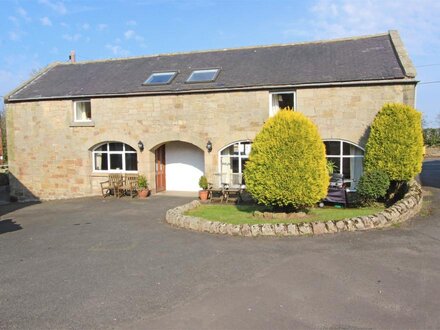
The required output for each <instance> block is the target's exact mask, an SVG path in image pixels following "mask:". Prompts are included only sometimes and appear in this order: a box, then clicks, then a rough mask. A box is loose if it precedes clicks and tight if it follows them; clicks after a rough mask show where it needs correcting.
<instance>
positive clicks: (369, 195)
mask: <svg viewBox="0 0 440 330" xmlns="http://www.w3.org/2000/svg"><path fill="white" fill-rule="evenodd" d="M389 186H390V179H389V177H388V174H386V173H385V172H384V171H382V170H373V171H370V172H365V173H364V175H362V177H361V178H360V180H359V183H358V185H357V188H356V189H357V193H358V194H359V197H360V202H361V203H362V204H367V205H371V204H372V203H373V202H374V201H376V200H378V199H379V198H381V197H384V196H385V195H386V193H387V191H388V188H389Z"/></svg>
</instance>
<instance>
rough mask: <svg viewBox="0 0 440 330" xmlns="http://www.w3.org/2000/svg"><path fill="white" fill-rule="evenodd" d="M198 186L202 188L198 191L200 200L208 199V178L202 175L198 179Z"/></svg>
mask: <svg viewBox="0 0 440 330" xmlns="http://www.w3.org/2000/svg"><path fill="white" fill-rule="evenodd" d="M199 187H200V188H202V190H200V191H199V198H200V200H201V201H206V200H207V199H208V194H209V191H208V179H207V178H206V176H204V175H202V176H201V177H200V179H199Z"/></svg>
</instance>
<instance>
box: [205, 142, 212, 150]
mask: <svg viewBox="0 0 440 330" xmlns="http://www.w3.org/2000/svg"><path fill="white" fill-rule="evenodd" d="M206 150H208V152H211V151H212V142H211V141H209V140H208V143H206Z"/></svg>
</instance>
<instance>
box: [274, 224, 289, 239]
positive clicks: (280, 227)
mask: <svg viewBox="0 0 440 330" xmlns="http://www.w3.org/2000/svg"><path fill="white" fill-rule="evenodd" d="M275 234H277V235H279V236H285V235H287V228H286V225H285V224H284V223H277V224H276V225H275Z"/></svg>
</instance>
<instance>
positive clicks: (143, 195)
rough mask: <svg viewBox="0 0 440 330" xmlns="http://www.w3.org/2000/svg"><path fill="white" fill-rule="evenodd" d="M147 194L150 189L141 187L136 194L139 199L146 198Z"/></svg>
mask: <svg viewBox="0 0 440 330" xmlns="http://www.w3.org/2000/svg"><path fill="white" fill-rule="evenodd" d="M149 194H150V190H148V189H142V190H140V191H139V192H138V196H139V198H140V199H145V198H147V197H148V195H149Z"/></svg>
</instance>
